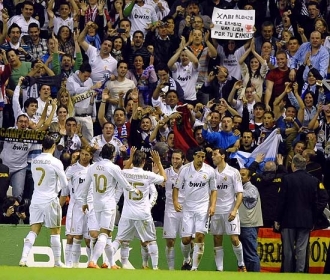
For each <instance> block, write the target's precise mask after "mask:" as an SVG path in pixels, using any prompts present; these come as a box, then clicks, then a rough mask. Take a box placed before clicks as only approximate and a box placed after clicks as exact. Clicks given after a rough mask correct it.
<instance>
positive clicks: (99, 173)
mask: <svg viewBox="0 0 330 280" xmlns="http://www.w3.org/2000/svg"><path fill="white" fill-rule="evenodd" d="M117 173H120V167H119V166H118V165H115V164H113V163H112V162H111V161H110V160H107V159H102V160H101V161H99V162H96V163H94V164H93V165H91V166H90V167H89V169H88V175H87V176H90V177H91V178H92V182H93V200H94V208H95V210H102V209H103V208H104V206H107V207H115V206H116V200H115V192H116V184H117V180H116V179H115V178H116V174H117Z"/></svg>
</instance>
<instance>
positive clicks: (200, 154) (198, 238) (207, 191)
mask: <svg viewBox="0 0 330 280" xmlns="http://www.w3.org/2000/svg"><path fill="white" fill-rule="evenodd" d="M193 158H194V160H193V162H191V163H188V164H186V165H184V166H183V167H182V168H181V170H180V173H179V175H178V180H177V181H176V183H175V185H174V188H173V204H174V208H175V210H176V211H178V212H181V211H182V212H183V217H182V227H181V236H182V239H181V241H182V242H181V250H182V253H183V257H184V262H183V266H182V268H181V269H182V270H189V269H190V268H191V270H197V268H198V265H199V263H200V261H201V259H202V256H203V254H204V238H205V234H206V233H207V232H208V228H209V217H211V216H213V214H214V211H215V203H216V198H217V192H216V185H215V175H214V169H213V168H212V167H211V166H210V165H208V164H206V163H204V160H205V152H204V151H203V149H202V148H196V150H195V151H194V154H193ZM181 188H183V189H184V202H183V204H182V205H181V204H180V203H179V189H181ZM193 234H195V240H194V241H195V245H194V252H193V258H192V266H191V259H190V250H191V246H190V242H191V240H192V236H193Z"/></svg>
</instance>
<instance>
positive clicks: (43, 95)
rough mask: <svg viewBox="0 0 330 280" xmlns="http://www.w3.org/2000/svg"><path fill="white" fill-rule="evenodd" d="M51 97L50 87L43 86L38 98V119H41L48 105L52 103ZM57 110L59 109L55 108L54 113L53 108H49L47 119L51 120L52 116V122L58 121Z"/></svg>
mask: <svg viewBox="0 0 330 280" xmlns="http://www.w3.org/2000/svg"><path fill="white" fill-rule="evenodd" d="M50 95H51V89H50V86H48V85H45V84H44V85H41V86H40V90H39V97H38V98H37V101H38V109H37V111H36V116H37V118H40V117H41V115H42V112H43V111H44V109H45V107H46V103H50V102H51V99H50ZM47 106H48V104H47ZM56 109H57V106H56V107H55V112H52V110H53V108H52V106H48V107H47V114H46V117H47V118H49V116H50V115H53V118H52V122H57V121H58V120H57V114H56Z"/></svg>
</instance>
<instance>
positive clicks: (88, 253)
mask: <svg viewBox="0 0 330 280" xmlns="http://www.w3.org/2000/svg"><path fill="white" fill-rule="evenodd" d="M86 253H87V257H88V262H89V261H90V259H91V248H89V247H87V246H86Z"/></svg>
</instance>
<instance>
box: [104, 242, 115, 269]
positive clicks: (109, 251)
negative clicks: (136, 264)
mask: <svg viewBox="0 0 330 280" xmlns="http://www.w3.org/2000/svg"><path fill="white" fill-rule="evenodd" d="M104 250H105V254H106V255H107V258H108V261H109V264H110V266H113V265H115V262H114V258H113V255H114V253H113V248H112V240H111V237H109V238H108V239H107V244H106V245H105V249H104Z"/></svg>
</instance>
